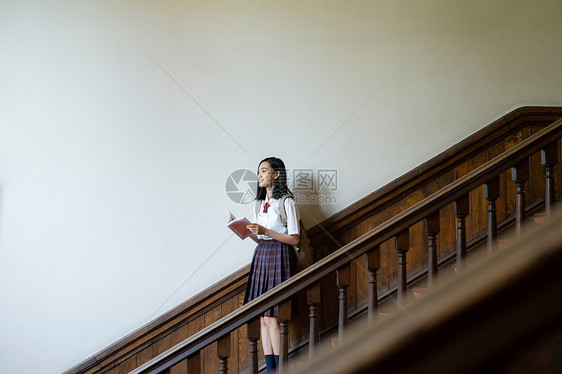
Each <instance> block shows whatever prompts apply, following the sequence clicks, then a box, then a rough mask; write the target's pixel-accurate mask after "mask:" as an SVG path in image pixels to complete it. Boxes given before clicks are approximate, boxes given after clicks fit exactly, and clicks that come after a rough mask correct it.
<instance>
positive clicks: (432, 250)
mask: <svg viewBox="0 0 562 374" xmlns="http://www.w3.org/2000/svg"><path fill="white" fill-rule="evenodd" d="M424 223H425V232H426V234H427V252H428V257H427V287H428V288H431V287H433V286H434V285H435V282H436V281H437V271H438V270H437V235H438V234H439V211H436V212H433V213H431V214H430V215H429V216H427V217H426V218H425V219H424Z"/></svg>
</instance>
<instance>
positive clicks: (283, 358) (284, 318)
mask: <svg viewBox="0 0 562 374" xmlns="http://www.w3.org/2000/svg"><path fill="white" fill-rule="evenodd" d="M278 317H279V334H280V336H281V342H280V343H281V344H280V352H279V373H287V372H288V371H289V321H290V320H291V300H290V299H289V300H287V301H284V302H283V303H281V304H279V316H278Z"/></svg>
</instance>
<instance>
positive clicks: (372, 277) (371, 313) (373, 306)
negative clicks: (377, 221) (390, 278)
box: [365, 245, 381, 325]
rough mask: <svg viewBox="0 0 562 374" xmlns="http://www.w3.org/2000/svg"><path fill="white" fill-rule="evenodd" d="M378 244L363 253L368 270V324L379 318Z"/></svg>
mask: <svg viewBox="0 0 562 374" xmlns="http://www.w3.org/2000/svg"><path fill="white" fill-rule="evenodd" d="M380 250H381V249H380V246H379V245H377V246H376V247H375V248H373V249H371V250H369V251H367V252H366V253H365V267H366V268H367V271H369V296H368V300H369V301H368V303H369V306H368V308H367V318H368V322H369V325H372V324H374V323H375V322H376V321H377V320H378V318H379V303H378V300H379V298H378V289H377V271H378V270H379V268H380V266H381V253H380Z"/></svg>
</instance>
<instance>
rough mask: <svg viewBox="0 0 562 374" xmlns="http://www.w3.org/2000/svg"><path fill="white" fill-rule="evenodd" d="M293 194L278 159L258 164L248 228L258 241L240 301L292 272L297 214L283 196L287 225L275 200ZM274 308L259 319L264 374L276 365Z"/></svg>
mask: <svg viewBox="0 0 562 374" xmlns="http://www.w3.org/2000/svg"><path fill="white" fill-rule="evenodd" d="M285 195H290V196H293V194H292V193H291V191H290V190H289V188H288V187H287V171H286V169H285V164H284V163H283V161H281V159H279V158H276V157H268V158H266V159H264V160H263V161H261V162H260V164H259V166H258V188H257V194H256V200H257V201H261V207H260V209H259V213H258V214H257V216H254V220H253V222H254V223H252V224H250V225H248V229H250V231H251V232H252V235H251V237H252V239H254V241H256V242H257V243H258V246H257V247H256V249H255V251H254V256H253V258H252V264H251V266H250V275H249V278H248V284H247V286H246V295H245V297H244V304H245V303H247V302H249V301H251V300H253V299H255V298H256V297H258V296H260V295H261V294H263V293H264V292H266V291H269V290H270V289H272V288H273V287H275V286H277V285H279V284H280V283H281V282H283V281H285V280H287V279H289V278H290V277H291V276H292V275H294V274H296V272H297V271H296V265H297V257H296V254H295V251H294V249H293V247H292V246H294V245H298V244H299V242H300V236H299V225H298V222H299V221H298V213H297V210H296V208H295V203H294V200H293V199H285V211H286V212H287V226H286V227H285V225H284V224H283V222H282V221H281V217H280V215H279V200H280V199H281V197H283V196H285ZM277 317H278V307H277V306H275V307H273V308H271V309H269V310H267V311H266V312H265V313H264V314H263V316H262V317H260V322H261V326H260V327H261V340H262V345H263V351H264V354H265V362H266V366H267V373H274V372H275V371H276V368H277V367H278V366H279V346H280V334H279V319H278V318H277Z"/></svg>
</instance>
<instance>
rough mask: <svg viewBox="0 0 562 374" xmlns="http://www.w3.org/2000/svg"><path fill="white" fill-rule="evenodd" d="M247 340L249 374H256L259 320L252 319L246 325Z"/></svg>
mask: <svg viewBox="0 0 562 374" xmlns="http://www.w3.org/2000/svg"><path fill="white" fill-rule="evenodd" d="M246 327H247V331H248V340H249V341H250V349H249V352H250V373H252V374H258V340H260V319H259V318H257V319H254V320H253V321H250V322H248V323H247V324H246Z"/></svg>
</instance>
